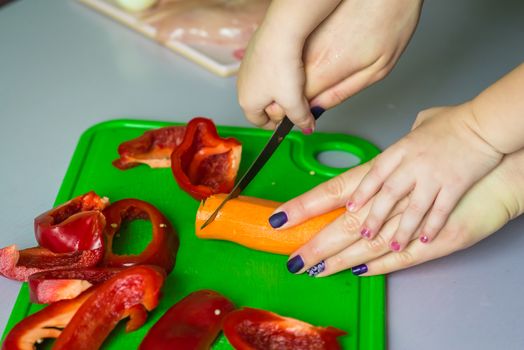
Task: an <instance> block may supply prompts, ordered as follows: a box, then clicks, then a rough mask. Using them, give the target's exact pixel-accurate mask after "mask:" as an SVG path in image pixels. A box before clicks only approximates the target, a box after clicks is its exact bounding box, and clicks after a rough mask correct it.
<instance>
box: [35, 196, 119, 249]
mask: <svg viewBox="0 0 524 350" xmlns="http://www.w3.org/2000/svg"><path fill="white" fill-rule="evenodd" d="M108 204H109V200H108V199H107V198H105V197H104V198H101V197H100V196H98V195H97V194H96V193H95V192H93V191H91V192H88V193H86V194H84V195H81V196H78V197H76V198H74V199H72V200H70V201H69V202H66V203H64V204H62V205H60V206H58V207H56V208H53V209H51V210H49V211H47V212H45V213H43V214H41V215H39V216H38V217H37V218H36V219H35V236H36V240H37V241H38V243H39V244H40V246H42V247H44V248H47V249H49V250H51V251H53V252H55V253H71V252H76V251H78V250H93V249H98V248H101V247H102V245H103V238H102V232H103V230H104V226H105V219H104V216H103V215H102V212H101V211H102V210H103V209H104V208H105V207H106V206H107V205H108Z"/></svg>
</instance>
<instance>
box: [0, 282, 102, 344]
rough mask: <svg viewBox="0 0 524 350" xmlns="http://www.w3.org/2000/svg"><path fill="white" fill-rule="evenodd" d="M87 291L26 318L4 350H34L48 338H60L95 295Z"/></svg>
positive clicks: (12, 333)
mask: <svg viewBox="0 0 524 350" xmlns="http://www.w3.org/2000/svg"><path fill="white" fill-rule="evenodd" d="M93 292H94V289H90V290H87V291H86V292H84V293H83V294H81V295H80V296H78V297H77V298H75V299H70V300H62V301H59V302H56V303H54V304H51V305H49V306H47V307H46V308H44V309H42V310H40V311H38V312H36V313H34V314H32V315H30V316H27V317H26V318H24V319H23V320H22V321H20V322H19V323H18V324H17V325H15V326H14V327H13V329H11V331H10V332H9V333H8V334H7V336H6V337H5V339H4V343H3V344H2V350H34V349H35V348H36V347H35V346H36V344H38V343H40V342H42V341H43V340H44V339H48V338H58V337H59V336H60V333H61V332H62V331H61V329H62V328H64V327H65V326H66V325H67V324H68V323H69V321H70V320H71V318H73V315H74V314H75V313H76V311H77V310H78V309H79V308H80V306H81V305H82V304H83V303H84V302H85V301H86V300H87V299H88V298H89V297H90V296H91V295H92V294H93Z"/></svg>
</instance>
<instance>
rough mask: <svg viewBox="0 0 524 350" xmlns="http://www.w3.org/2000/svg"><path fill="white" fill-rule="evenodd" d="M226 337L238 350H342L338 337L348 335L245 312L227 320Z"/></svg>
mask: <svg viewBox="0 0 524 350" xmlns="http://www.w3.org/2000/svg"><path fill="white" fill-rule="evenodd" d="M223 330H224V334H225V336H226V337H227V339H228V340H229V342H230V343H231V345H233V347H234V348H235V349H237V350H266V349H289V350H291V349H308V350H338V349H341V347H340V344H339V343H338V341H337V337H339V336H342V335H345V334H347V333H346V332H344V331H342V330H340V329H337V328H334V327H327V328H324V327H315V326H313V325H311V324H309V323H305V322H302V321H299V320H296V319H294V318H289V317H282V316H280V315H277V314H275V313H272V312H269V311H264V310H259V309H252V308H243V309H241V310H237V311H233V312H231V313H230V314H229V315H227V316H226V318H225V320H224V326H223Z"/></svg>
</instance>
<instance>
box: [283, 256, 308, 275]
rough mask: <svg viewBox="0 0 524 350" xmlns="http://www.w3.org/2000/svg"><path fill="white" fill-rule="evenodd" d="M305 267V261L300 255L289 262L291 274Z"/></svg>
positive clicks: (288, 266)
mask: <svg viewBox="0 0 524 350" xmlns="http://www.w3.org/2000/svg"><path fill="white" fill-rule="evenodd" d="M303 267H304V260H302V257H301V256H300V255H295V256H294V257H293V258H291V259H290V260H288V262H287V270H288V271H289V272H291V273H297V272H298V271H300V270H302V268H303Z"/></svg>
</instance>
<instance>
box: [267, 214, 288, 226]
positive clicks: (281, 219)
mask: <svg viewBox="0 0 524 350" xmlns="http://www.w3.org/2000/svg"><path fill="white" fill-rule="evenodd" d="M286 222H287V214H286V213H285V212H283V211H279V212H278V213H275V214H273V215H271V216H270V217H269V224H270V225H271V227H273V228H279V227H280V226H282V225H284V224H285V223H286Z"/></svg>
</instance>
